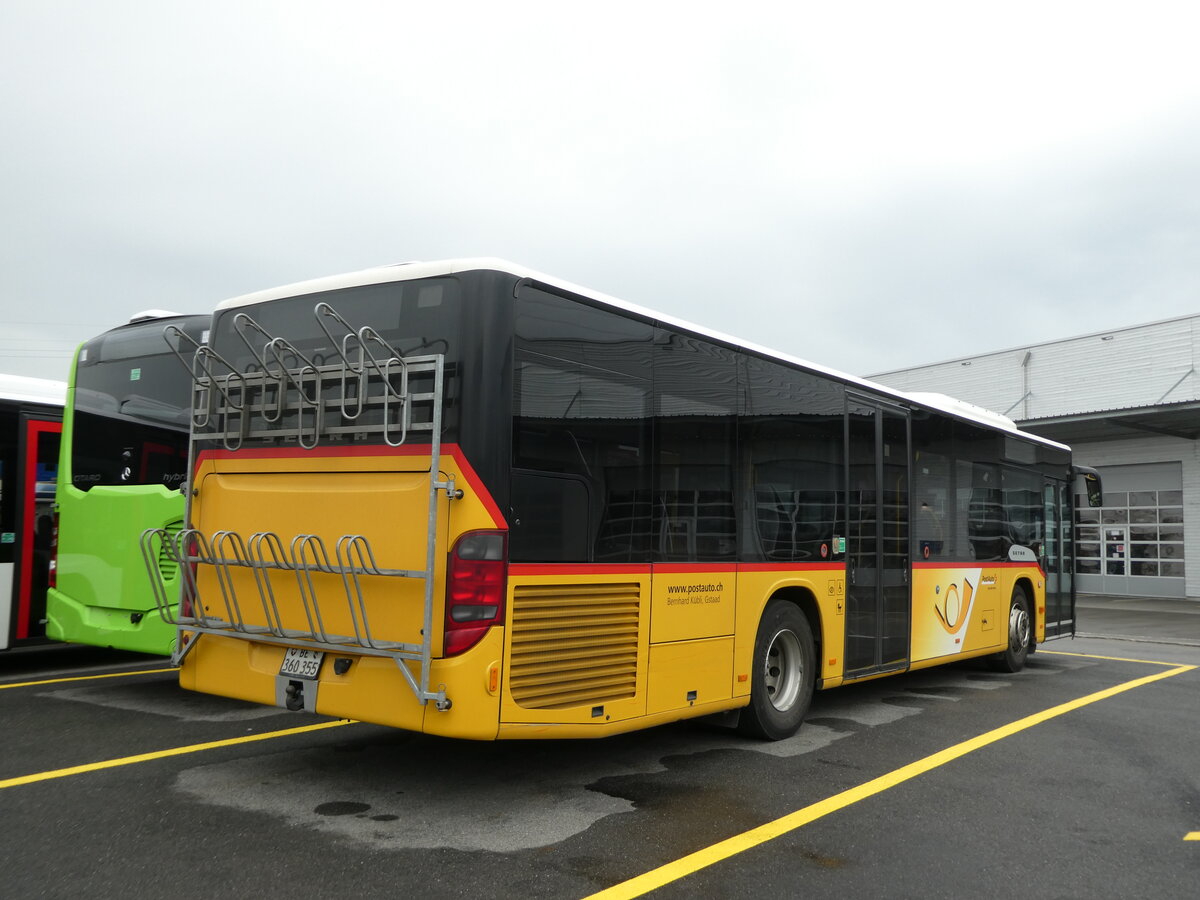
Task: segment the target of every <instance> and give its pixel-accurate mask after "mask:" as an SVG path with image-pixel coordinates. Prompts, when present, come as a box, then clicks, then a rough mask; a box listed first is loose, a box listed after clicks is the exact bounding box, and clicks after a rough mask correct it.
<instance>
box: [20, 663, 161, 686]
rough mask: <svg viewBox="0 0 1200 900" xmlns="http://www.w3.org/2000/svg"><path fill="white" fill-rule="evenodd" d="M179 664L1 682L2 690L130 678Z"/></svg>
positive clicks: (150, 673) (151, 673)
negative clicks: (38, 679) (12, 682)
mask: <svg viewBox="0 0 1200 900" xmlns="http://www.w3.org/2000/svg"><path fill="white" fill-rule="evenodd" d="M178 671H179V666H166V667H164V668H161V669H141V670H140V671H137V672H111V673H109V674H106V675H72V676H70V677H69V678H44V679H42V680H41V681H19V682H17V683H16V684H0V691H6V690H8V689H9V688H19V687H37V686H38V685H39V684H62V683H63V682H65V681H92V680H94V679H97V678H128V677H129V676H130V675H154V674H155V673H157V672H178Z"/></svg>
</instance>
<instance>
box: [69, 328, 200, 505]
mask: <svg viewBox="0 0 1200 900" xmlns="http://www.w3.org/2000/svg"><path fill="white" fill-rule="evenodd" d="M208 323H209V317H208V316H187V317H180V318H175V319H158V320H155V321H152V322H146V323H142V324H138V325H127V326H124V327H122V328H119V329H116V330H114V331H110V332H108V333H107V334H103V335H100V336H99V337H97V338H94V339H92V340H90V341H88V342H87V343H86V344H84V346H83V347H82V349H81V350H80V351H79V362H78V365H77V367H76V371H75V396H74V424H73V425H72V431H71V481H72V484H74V486H75V487H77V488H80V489H81V490H88V489H90V488H92V487H94V486H96V485H122V484H163V485H166V486H168V487H178V486H179V485H180V484H181V483H182V482H183V480H184V478H185V477H186V471H187V455H188V445H187V442H188V428H189V425H190V423H191V374H190V372H189V371H188V370H187V369H185V368H184V366H183V365H182V364H181V363H180V361H179V359H178V358H177V357H176V356H175V354H174V353H172V352H171V350H170V348H169V347H168V346H167V343H166V340H165V338H164V337H163V329H164V328H165V327H166V326H167V325H168V324H172V325H175V326H177V327H179V328H182V329H183V330H184V331H185V332H186V333H187V334H188V335H189V336H191V337H192V338H193V339H194V340H196V341H201V340H203V338H204V332H205V331H206V330H207V328H208Z"/></svg>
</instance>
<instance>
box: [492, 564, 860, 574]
mask: <svg viewBox="0 0 1200 900" xmlns="http://www.w3.org/2000/svg"><path fill="white" fill-rule="evenodd" d="M842 568H843V565H842V564H841V563H800V564H799V565H786V564H782V563H691V564H689V563H643V564H637V563H634V564H629V563H513V564H512V565H510V566H509V567H508V572H509V574H510V575H651V574H654V575H660V574H661V575H686V574H688V573H691V572H778V573H780V574H787V573H790V572H834V571H841V570H842Z"/></svg>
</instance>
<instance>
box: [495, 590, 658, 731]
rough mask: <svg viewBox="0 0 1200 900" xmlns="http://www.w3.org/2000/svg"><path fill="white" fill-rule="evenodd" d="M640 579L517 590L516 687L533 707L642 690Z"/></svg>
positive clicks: (518, 697) (518, 696)
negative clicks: (639, 667)
mask: <svg viewBox="0 0 1200 900" xmlns="http://www.w3.org/2000/svg"><path fill="white" fill-rule="evenodd" d="M640 604H641V591H640V585H638V584H637V583H636V582H635V583H632V584H568V585H563V584H557V585H540V584H539V585H518V586H516V587H515V588H514V589H513V608H512V625H511V627H512V664H511V666H510V670H509V682H508V684H509V692H510V693H511V694H512V697H513V700H515V701H516V703H517V705H518V706H522V707H524V708H525V709H566V708H568V707H573V706H592V705H595V704H599V703H605V702H609V701H612V700H620V699H623V698H627V697H632V696H634V695H635V693H636V692H637V652H638V612H639V607H640Z"/></svg>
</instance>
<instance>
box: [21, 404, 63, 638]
mask: <svg viewBox="0 0 1200 900" xmlns="http://www.w3.org/2000/svg"><path fill="white" fill-rule="evenodd" d="M43 434H62V422H47V421H46V420H44V419H30V420H28V421H27V422H26V423H25V512H24V515H22V517H21V529H22V530H21V547H20V551H21V582H20V584H19V585H17V630H16V634H15V637H17V638H27V637H29V620H30V617H31V615H30V614H31V611H32V605H33V597H31V596H30V594H31V593H32V592H33V542H34V539H35V538H36V536H37V524H36V523H35V522H34V511H35V509H36V507H37V468H38V441H39V439H40V438H41V436H42V435H43ZM57 461H58V459H57V457H55V462H57Z"/></svg>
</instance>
